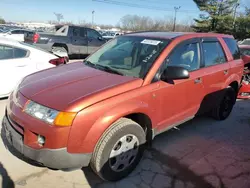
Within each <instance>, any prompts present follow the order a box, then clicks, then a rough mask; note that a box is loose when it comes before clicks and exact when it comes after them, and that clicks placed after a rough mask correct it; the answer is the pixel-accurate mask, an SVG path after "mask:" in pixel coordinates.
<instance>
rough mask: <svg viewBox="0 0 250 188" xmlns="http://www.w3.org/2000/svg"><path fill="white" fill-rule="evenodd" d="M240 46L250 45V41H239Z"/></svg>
mask: <svg viewBox="0 0 250 188" xmlns="http://www.w3.org/2000/svg"><path fill="white" fill-rule="evenodd" d="M238 44H239V45H250V39H244V40H243V41H239V43H238Z"/></svg>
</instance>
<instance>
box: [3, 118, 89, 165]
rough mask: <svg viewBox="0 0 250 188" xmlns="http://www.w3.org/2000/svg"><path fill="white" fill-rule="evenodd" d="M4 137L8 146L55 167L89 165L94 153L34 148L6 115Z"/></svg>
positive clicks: (34, 159) (41, 162)
mask: <svg viewBox="0 0 250 188" xmlns="http://www.w3.org/2000/svg"><path fill="white" fill-rule="evenodd" d="M2 139H3V141H4V140H7V142H8V143H6V146H7V148H9V147H10V149H13V148H14V149H15V150H16V151H17V152H19V153H20V154H22V155H24V156H25V157H26V158H29V159H31V160H33V161H35V162H37V163H39V164H41V165H43V166H46V167H49V168H54V169H61V170H64V169H65V170H66V169H67V170H68V169H76V168H81V167H84V166H88V165H89V162H90V159H91V155H92V154H71V153H68V152H67V148H60V149H33V148H31V147H28V146H26V145H25V144H24V143H23V135H22V134H20V133H19V132H18V131H16V130H15V129H14V128H13V126H12V125H11V122H10V121H9V120H8V118H7V117H6V116H5V117H4V119H3V121H2ZM4 143H5V142H4Z"/></svg>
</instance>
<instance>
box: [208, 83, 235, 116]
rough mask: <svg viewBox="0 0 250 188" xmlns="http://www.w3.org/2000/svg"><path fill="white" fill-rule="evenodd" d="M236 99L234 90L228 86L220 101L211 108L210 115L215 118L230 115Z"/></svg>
mask: <svg viewBox="0 0 250 188" xmlns="http://www.w3.org/2000/svg"><path fill="white" fill-rule="evenodd" d="M235 101H236V92H235V90H234V89H233V88H232V87H228V88H227V89H226V91H225V94H224V96H223V98H222V100H221V102H220V103H219V104H218V105H217V106H216V107H215V108H214V109H213V110H212V116H213V118H215V119H216V120H225V119H227V118H228V116H229V115H230V113H231V111H232V109H233V106H234V104H235Z"/></svg>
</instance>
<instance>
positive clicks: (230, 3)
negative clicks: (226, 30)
mask: <svg viewBox="0 0 250 188" xmlns="http://www.w3.org/2000/svg"><path fill="white" fill-rule="evenodd" d="M194 2H195V3H196V5H197V7H198V8H199V9H200V11H202V12H204V13H202V14H200V16H199V19H194V21H195V22H196V24H195V25H194V26H193V28H194V29H195V30H196V31H197V32H208V31H213V32H216V31H217V29H218V28H221V25H220V24H221V23H223V20H227V21H228V20H229V16H233V14H234V11H235V8H237V6H238V0H194Z"/></svg>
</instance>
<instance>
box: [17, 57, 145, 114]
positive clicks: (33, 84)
mask: <svg viewBox="0 0 250 188" xmlns="http://www.w3.org/2000/svg"><path fill="white" fill-rule="evenodd" d="M142 82H143V80H142V79H139V78H133V77H127V76H120V75H116V74H111V73H107V72H104V71H101V70H97V69H94V68H91V67H88V66H86V65H84V64H83V63H82V62H78V63H72V64H68V65H63V66H59V67H56V68H51V69H47V70H43V71H40V72H37V73H34V74H31V75H29V76H27V77H25V78H24V80H23V81H22V83H21V84H20V86H19V91H20V92H21V93H22V94H23V95H24V96H25V97H26V98H28V99H30V100H32V101H35V102H37V103H39V104H42V105H44V106H47V107H50V108H53V109H56V110H59V111H70V112H78V111H80V110H81V109H83V108H86V107H87V106H90V105H92V104H94V103H97V102H99V101H102V100H104V99H106V98H110V97H112V96H115V95H118V94H120V93H123V92H126V91H129V90H133V89H135V88H138V87H140V86H141V85H142Z"/></svg>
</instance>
